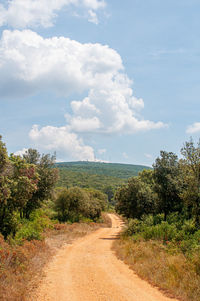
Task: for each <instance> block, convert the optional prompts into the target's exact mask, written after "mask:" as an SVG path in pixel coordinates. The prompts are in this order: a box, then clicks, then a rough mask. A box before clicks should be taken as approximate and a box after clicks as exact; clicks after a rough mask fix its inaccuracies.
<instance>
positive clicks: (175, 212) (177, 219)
mask: <svg viewBox="0 0 200 301" xmlns="http://www.w3.org/2000/svg"><path fill="white" fill-rule="evenodd" d="M181 154H182V158H181V159H180V160H179V159H178V157H177V155H176V154H174V153H171V152H169V153H168V152H165V151H161V152H160V157H158V158H157V159H156V160H155V163H154V164H153V170H148V171H143V172H141V173H140V174H139V176H138V177H134V178H131V179H129V181H128V184H126V185H123V186H122V187H120V188H119V189H118V190H117V191H116V194H115V200H116V210H117V212H118V213H120V214H122V215H123V216H124V217H126V218H127V226H126V228H125V230H124V232H123V233H122V236H121V240H120V241H119V242H116V243H115V248H116V249H117V253H118V255H119V256H120V257H121V258H123V259H125V260H126V261H127V262H128V263H129V264H130V265H131V266H133V268H134V269H135V270H136V271H137V272H138V274H139V275H140V276H142V277H144V278H146V279H149V280H150V281H151V282H153V283H154V284H156V285H158V286H160V287H162V288H164V289H167V290H169V291H171V292H173V293H174V294H175V295H176V296H178V297H181V298H183V300H195V301H197V300H200V289H199V287H200V286H199V284H200V143H198V144H197V146H195V144H194V142H193V141H192V140H190V141H189V142H186V143H185V144H184V146H183V148H182V149H181Z"/></svg>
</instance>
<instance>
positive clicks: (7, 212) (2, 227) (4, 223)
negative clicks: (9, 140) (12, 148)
mask: <svg viewBox="0 0 200 301" xmlns="http://www.w3.org/2000/svg"><path fill="white" fill-rule="evenodd" d="M11 174H12V167H11V164H10V163H9V159H8V155H7V150H6V146H5V144H4V143H3V142H2V137H1V136H0V232H1V233H2V234H3V235H4V237H7V235H8V234H9V233H10V232H11V231H12V230H13V229H14V228H15V224H14V222H13V218H12V219H11V217H12V216H13V214H12V213H13V208H11V207H10V206H9V204H8V199H9V197H10V194H11V190H10V183H11V181H10V179H9V176H10V175H11Z"/></svg>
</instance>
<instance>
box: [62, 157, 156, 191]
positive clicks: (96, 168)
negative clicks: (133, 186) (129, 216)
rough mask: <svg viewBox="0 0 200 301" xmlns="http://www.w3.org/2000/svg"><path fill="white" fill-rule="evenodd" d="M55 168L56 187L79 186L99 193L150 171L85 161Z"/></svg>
mask: <svg viewBox="0 0 200 301" xmlns="http://www.w3.org/2000/svg"><path fill="white" fill-rule="evenodd" d="M56 167H57V168H58V169H59V171H60V179H59V181H58V186H62V187H71V186H79V187H82V188H94V189H98V190H101V191H105V189H106V187H108V186H111V187H112V188H113V189H114V190H115V189H116V188H117V187H118V186H120V185H121V184H123V183H125V182H126V181H127V179H128V178H130V177H133V176H137V175H138V172H140V171H142V170H144V169H150V167H147V166H143V165H132V164H119V163H101V162H87V161H78V162H62V163H56Z"/></svg>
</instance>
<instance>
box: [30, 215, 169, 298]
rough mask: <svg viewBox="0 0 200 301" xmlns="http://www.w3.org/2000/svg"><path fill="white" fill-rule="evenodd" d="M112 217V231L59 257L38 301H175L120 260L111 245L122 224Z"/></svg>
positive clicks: (71, 247)
mask: <svg viewBox="0 0 200 301" xmlns="http://www.w3.org/2000/svg"><path fill="white" fill-rule="evenodd" d="M110 217H111V219H112V228H102V229H99V230H97V231H95V232H93V233H92V234H89V235H88V236H85V237H83V238H81V239H78V240H77V241H75V242H74V243H73V244H72V245H66V246H65V247H63V248H62V249H61V250H60V251H59V252H58V253H57V256H55V257H54V259H53V261H52V262H50V263H49V265H48V266H47V268H46V271H45V274H46V277H45V278H44V279H43V281H42V283H41V285H40V287H39V289H38V292H37V293H36V296H34V301H35V300H37V301H170V300H171V301H172V300H174V301H175V299H170V298H167V297H165V296H163V295H162V293H161V292H160V291H158V290H157V289H156V288H153V287H151V286H150V285H149V284H148V283H147V282H145V281H143V280H141V279H140V278H139V277H137V276H136V275H135V274H134V272H133V271H131V270H130V269H129V268H128V266H127V265H125V264H124V263H123V262H122V261H120V260H118V259H117V258H116V256H115V255H114V253H113V251H111V245H112V242H113V239H115V238H116V236H117V235H118V233H119V232H120V230H121V226H122V223H121V221H120V219H119V218H118V217H117V216H115V215H113V214H111V215H110Z"/></svg>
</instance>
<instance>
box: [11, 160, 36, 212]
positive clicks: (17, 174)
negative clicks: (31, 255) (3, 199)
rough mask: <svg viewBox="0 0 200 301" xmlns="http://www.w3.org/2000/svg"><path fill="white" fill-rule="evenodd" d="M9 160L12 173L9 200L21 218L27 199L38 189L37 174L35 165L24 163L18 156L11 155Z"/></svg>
mask: <svg viewBox="0 0 200 301" xmlns="http://www.w3.org/2000/svg"><path fill="white" fill-rule="evenodd" d="M10 162H11V164H12V168H13V174H12V181H11V185H10V186H11V195H10V198H9V202H10V204H12V206H13V208H14V209H15V210H19V212H20V217H21V218H23V217H25V216H24V209H25V208H26V206H27V203H28V201H29V200H30V199H31V198H32V196H33V194H34V193H35V192H36V191H37V189H38V187H37V184H38V179H39V176H38V174H37V172H36V168H35V165H33V164H29V163H26V161H25V160H24V159H22V158H21V157H20V156H14V155H11V156H10Z"/></svg>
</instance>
